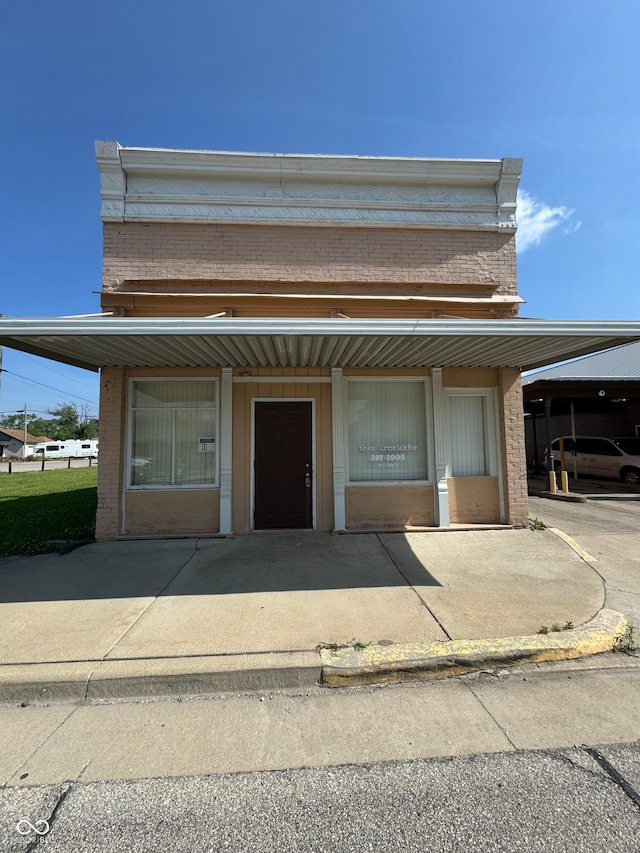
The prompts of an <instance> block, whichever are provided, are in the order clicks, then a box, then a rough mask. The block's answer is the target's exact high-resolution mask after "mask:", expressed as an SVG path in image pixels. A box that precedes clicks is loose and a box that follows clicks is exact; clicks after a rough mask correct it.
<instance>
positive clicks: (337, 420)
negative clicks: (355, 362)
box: [331, 367, 347, 530]
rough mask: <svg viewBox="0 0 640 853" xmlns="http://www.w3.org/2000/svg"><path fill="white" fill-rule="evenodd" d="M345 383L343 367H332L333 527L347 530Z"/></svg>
mask: <svg viewBox="0 0 640 853" xmlns="http://www.w3.org/2000/svg"><path fill="white" fill-rule="evenodd" d="M343 395H344V385H343V380H342V369H341V368H339V367H333V368H331V425H332V430H333V528H334V530H346V526H347V510H346V502H345V494H344V487H345V462H344V456H345V454H344V429H345V427H344V415H343V411H344V396H343Z"/></svg>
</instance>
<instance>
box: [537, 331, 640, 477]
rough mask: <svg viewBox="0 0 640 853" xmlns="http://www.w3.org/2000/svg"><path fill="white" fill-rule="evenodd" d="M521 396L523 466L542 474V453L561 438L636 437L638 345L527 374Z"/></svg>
mask: <svg viewBox="0 0 640 853" xmlns="http://www.w3.org/2000/svg"><path fill="white" fill-rule="evenodd" d="M523 397H524V410H525V437H526V448H527V463H528V464H529V466H531V467H533V468H534V469H538V470H539V469H540V466H541V463H542V460H543V454H544V449H545V448H546V447H548V446H549V444H550V442H551V441H552V440H553V439H554V438H557V437H558V436H561V435H592V436H603V437H609V438H611V437H622V436H634V437H637V436H638V435H640V343H632V344H626V345H625V346H620V347H615V348H613V349H609V350H607V351H606V352H599V353H594V354H593V355H588V356H585V357H584V358H580V359H577V360H575V361H570V362H567V363H566V364H559V365H556V366H554V367H549V368H547V369H546V370H540V371H537V372H536V373H531V374H529V375H528V376H526V377H525V378H524V379H523ZM545 404H546V406H547V407H548V411H549V419H548V422H547V418H546V410H545ZM547 432H549V433H550V435H548V434H547Z"/></svg>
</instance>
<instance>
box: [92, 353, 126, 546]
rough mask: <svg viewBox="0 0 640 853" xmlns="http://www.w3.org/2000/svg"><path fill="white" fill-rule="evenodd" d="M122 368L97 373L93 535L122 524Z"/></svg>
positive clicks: (108, 535) (108, 533)
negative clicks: (97, 441)
mask: <svg viewBox="0 0 640 853" xmlns="http://www.w3.org/2000/svg"><path fill="white" fill-rule="evenodd" d="M124 401H125V371H124V370H120V369H116V368H108V367H107V368H103V369H102V373H101V377H100V464H99V465H98V510H97V514H96V539H114V538H115V537H116V536H118V535H119V534H120V532H121V527H122V520H121V516H122V504H121V501H122V495H123V469H124V464H123V454H124V450H125V448H124V431H125V409H124Z"/></svg>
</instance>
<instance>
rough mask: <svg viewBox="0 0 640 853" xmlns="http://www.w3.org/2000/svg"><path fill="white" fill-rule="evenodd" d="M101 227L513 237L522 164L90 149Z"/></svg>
mask: <svg viewBox="0 0 640 853" xmlns="http://www.w3.org/2000/svg"><path fill="white" fill-rule="evenodd" d="M96 156H97V161H98V168H99V170H100V177H101V192H102V201H103V205H102V219H103V220H104V221H105V222H122V221H127V222H153V221H156V222H172V221H179V222H209V223H247V224H250V223H273V224H295V225H348V226H364V227H404V228H406V227H414V228H456V229H470V230H491V231H497V230H502V229H504V230H507V231H515V227H516V225H515V197H516V190H517V185H518V180H519V177H520V170H521V165H522V161H521V160H519V159H510V158H506V159H503V160H445V159H421V158H391V157H342V156H328V155H301V154H251V153H243V152H237V153H236V152H225V151H179V150H173V149H143V148H122V147H121V146H120V145H118V143H115V142H97V143H96Z"/></svg>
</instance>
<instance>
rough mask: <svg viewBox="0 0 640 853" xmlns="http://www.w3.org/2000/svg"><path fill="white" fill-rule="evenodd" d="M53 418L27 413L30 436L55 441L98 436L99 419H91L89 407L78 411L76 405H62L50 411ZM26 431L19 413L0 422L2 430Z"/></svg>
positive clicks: (87, 438) (84, 406) (82, 407)
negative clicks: (44, 436)
mask: <svg viewBox="0 0 640 853" xmlns="http://www.w3.org/2000/svg"><path fill="white" fill-rule="evenodd" d="M48 412H49V414H50V415H53V417H52V418H41V417H38V416H37V415H35V414H31V415H30V414H28V413H27V431H28V432H29V433H30V435H46V437H47V438H51V439H54V440H55V441H64V440H65V439H68V438H80V439H86V440H90V439H92V438H95V437H96V436H97V435H98V419H97V418H93V417H91V414H90V409H89V406H88V405H82V406H81V408H80V410H79V411H78V407H77V406H76V404H75V403H61V404H60V405H59V406H56V408H54V409H48ZM1 427H6V429H19V430H22V429H24V415H23V414H21V413H20V412H17V413H16V414H13V415H5V416H4V417H3V418H2V419H1V420H0V428H1Z"/></svg>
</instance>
